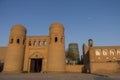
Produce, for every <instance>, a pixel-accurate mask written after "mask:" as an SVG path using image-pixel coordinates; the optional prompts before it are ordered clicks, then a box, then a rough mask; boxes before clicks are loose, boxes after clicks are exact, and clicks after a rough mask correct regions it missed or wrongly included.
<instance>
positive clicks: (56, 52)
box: [48, 22, 65, 72]
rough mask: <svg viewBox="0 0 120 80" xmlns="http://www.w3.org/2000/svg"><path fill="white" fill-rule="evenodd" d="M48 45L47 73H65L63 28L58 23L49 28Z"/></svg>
mask: <svg viewBox="0 0 120 80" xmlns="http://www.w3.org/2000/svg"><path fill="white" fill-rule="evenodd" d="M49 35H50V44H49V52H48V72H64V71H65V42H64V40H65V39H64V38H65V37H64V26H63V25H62V24H60V23H58V22H56V23H53V24H51V26H50V33H49Z"/></svg>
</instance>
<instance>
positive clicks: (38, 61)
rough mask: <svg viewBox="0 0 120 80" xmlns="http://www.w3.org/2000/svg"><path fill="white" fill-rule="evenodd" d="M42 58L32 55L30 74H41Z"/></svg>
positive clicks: (35, 54) (38, 54)
mask: <svg viewBox="0 0 120 80" xmlns="http://www.w3.org/2000/svg"><path fill="white" fill-rule="evenodd" d="M42 64H43V57H42V55H40V53H33V54H32V55H31V56H30V66H29V67H30V68H29V69H30V70H29V71H30V72H42Z"/></svg>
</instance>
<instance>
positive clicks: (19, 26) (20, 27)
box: [11, 24, 26, 32]
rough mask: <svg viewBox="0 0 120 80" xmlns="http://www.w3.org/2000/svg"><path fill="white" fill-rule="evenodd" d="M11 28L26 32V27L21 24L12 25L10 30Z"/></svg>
mask: <svg viewBox="0 0 120 80" xmlns="http://www.w3.org/2000/svg"><path fill="white" fill-rule="evenodd" d="M13 30H22V31H25V32H26V28H25V27H24V26H23V25H21V24H16V25H13V27H12V28H11V31H13Z"/></svg>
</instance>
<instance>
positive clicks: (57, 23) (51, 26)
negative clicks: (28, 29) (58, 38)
mask: <svg viewBox="0 0 120 80" xmlns="http://www.w3.org/2000/svg"><path fill="white" fill-rule="evenodd" d="M51 28H63V29H64V26H63V25H62V24H61V23H59V22H55V23H52V24H51V25H50V29H51Z"/></svg>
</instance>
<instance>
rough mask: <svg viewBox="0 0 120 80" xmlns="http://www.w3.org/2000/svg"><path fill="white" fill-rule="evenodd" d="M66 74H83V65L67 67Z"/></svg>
mask: <svg viewBox="0 0 120 80" xmlns="http://www.w3.org/2000/svg"><path fill="white" fill-rule="evenodd" d="M66 72H80V73H82V72H83V65H66Z"/></svg>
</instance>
